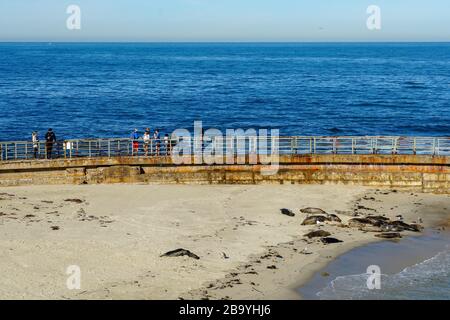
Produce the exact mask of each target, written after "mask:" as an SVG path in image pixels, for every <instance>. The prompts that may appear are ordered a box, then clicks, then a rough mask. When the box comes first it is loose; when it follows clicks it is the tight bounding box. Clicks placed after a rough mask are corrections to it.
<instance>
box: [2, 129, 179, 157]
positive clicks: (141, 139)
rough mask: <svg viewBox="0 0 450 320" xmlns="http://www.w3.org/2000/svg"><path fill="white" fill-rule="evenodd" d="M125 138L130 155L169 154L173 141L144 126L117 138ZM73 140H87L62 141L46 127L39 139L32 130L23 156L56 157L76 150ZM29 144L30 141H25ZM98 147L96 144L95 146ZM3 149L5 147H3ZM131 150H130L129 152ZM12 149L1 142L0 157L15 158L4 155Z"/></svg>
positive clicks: (76, 145) (167, 136) (156, 130)
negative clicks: (140, 131) (42, 139)
mask: <svg viewBox="0 0 450 320" xmlns="http://www.w3.org/2000/svg"><path fill="white" fill-rule="evenodd" d="M121 140H125V141H128V143H129V147H126V149H127V150H128V151H126V154H131V155H132V156H137V155H142V154H143V155H145V156H150V155H154V156H160V155H166V156H167V155H170V153H171V150H172V147H173V145H174V142H173V141H172V139H171V138H170V137H169V135H168V134H165V135H164V136H163V137H162V138H161V135H160V132H159V130H158V129H155V130H154V131H153V132H151V130H150V128H146V129H145V130H144V133H143V134H142V135H141V134H139V130H138V129H134V130H133V132H132V133H131V135H130V137H129V140H128V139H127V138H124V139H119V140H118V141H121ZM75 141H83V142H84V141H87V140H73V141H62V140H57V139H56V134H55V132H54V131H53V129H52V128H50V129H48V130H47V132H46V134H45V136H44V141H41V140H40V139H39V135H38V132H37V131H33V132H32V134H31V146H32V151H31V152H30V148H29V147H28V148H27V151H26V152H23V153H24V154H23V156H25V158H30V157H32V158H34V159H39V158H42V157H44V158H45V159H52V158H54V157H55V156H56V157H57V158H58V157H60V156H61V154H65V152H66V151H67V150H69V151H72V150H74V148H77V150H75V151H79V150H78V144H77V143H75ZM27 144H28V145H30V142H27ZM5 146H6V144H5ZM42 146H44V154H45V155H44V156H42V152H41V151H42ZM97 148H98V146H97ZM3 149H5V148H3ZM130 150H131V152H130ZM12 151H13V150H11V149H10V150H2V144H0V155H1V159H2V160H3V159H5V158H15V157H8V155H6V156H4V154H3V153H4V152H6V153H8V152H12ZM13 152H14V154H17V153H18V151H17V147H16V150H14V151H13Z"/></svg>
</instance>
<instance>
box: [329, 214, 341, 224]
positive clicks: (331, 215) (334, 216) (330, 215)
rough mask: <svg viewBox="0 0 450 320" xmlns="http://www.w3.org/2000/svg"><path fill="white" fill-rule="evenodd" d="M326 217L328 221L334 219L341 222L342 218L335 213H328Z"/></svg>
mask: <svg viewBox="0 0 450 320" xmlns="http://www.w3.org/2000/svg"><path fill="white" fill-rule="evenodd" d="M327 218H328V219H330V221H334V222H342V220H341V219H340V218H339V217H338V216H337V215H335V214H332V213H330V214H328V215H327Z"/></svg>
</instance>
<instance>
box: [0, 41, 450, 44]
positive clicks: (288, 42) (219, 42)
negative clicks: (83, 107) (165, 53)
mask: <svg viewBox="0 0 450 320" xmlns="http://www.w3.org/2000/svg"><path fill="white" fill-rule="evenodd" d="M0 43H142V44H145V43H156V44H158V43H161V44H164V43H167V44H170V43H180V44H183V43H217V44H221V43H230V44H233V43H236V44H239V43H256V44H257V43H280V44H283V43H286V44H296V43H298V44H302V43H450V40H418V41H411V40H380V41H370V40H368V41H360V40H333V41H320V40H317V41H316V40H308V41H256V40H245V41H241V40H231V41H215V40H211V41H206V40H200V41H177V40H167V41H166V40H163V41H146V40H142V41H141V40H135V41H128V40H125V41H124V40H117V41H107V40H87V41H70V40H56V41H52V40H48V41H47V40H36V41H34V40H31V41H25V40H8V41H6V40H0Z"/></svg>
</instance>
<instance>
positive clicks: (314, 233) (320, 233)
mask: <svg viewBox="0 0 450 320" xmlns="http://www.w3.org/2000/svg"><path fill="white" fill-rule="evenodd" d="M330 235H331V233H329V232H328V231H324V230H316V231H311V232H309V233H307V234H305V235H304V236H305V237H308V238H310V239H311V238H318V237H328V236H330Z"/></svg>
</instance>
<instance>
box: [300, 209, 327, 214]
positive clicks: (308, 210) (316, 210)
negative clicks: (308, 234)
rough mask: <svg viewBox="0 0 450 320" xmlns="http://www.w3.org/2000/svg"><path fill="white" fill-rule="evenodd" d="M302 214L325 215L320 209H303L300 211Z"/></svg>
mask: <svg viewBox="0 0 450 320" xmlns="http://www.w3.org/2000/svg"><path fill="white" fill-rule="evenodd" d="M300 211H301V212H303V213H309V214H327V213H326V212H325V211H323V210H322V209H320V208H309V207H308V208H304V209H301V210H300Z"/></svg>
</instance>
